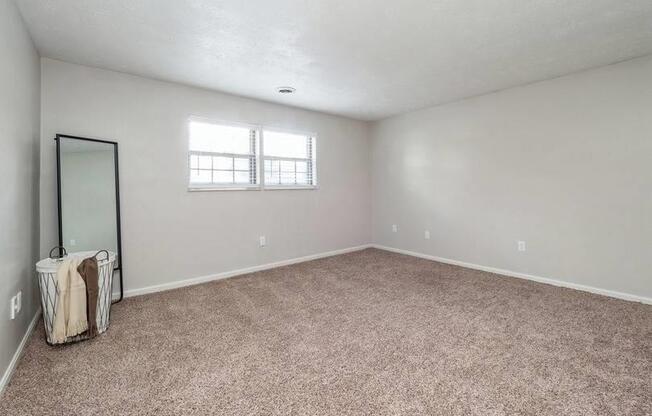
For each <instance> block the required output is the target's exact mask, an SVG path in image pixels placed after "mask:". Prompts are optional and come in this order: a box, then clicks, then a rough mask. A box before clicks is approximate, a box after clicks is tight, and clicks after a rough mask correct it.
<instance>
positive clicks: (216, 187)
mask: <svg viewBox="0 0 652 416" xmlns="http://www.w3.org/2000/svg"><path fill="white" fill-rule="evenodd" d="M193 121H194V122H199V123H210V124H218V125H221V126H230V127H244V128H247V129H249V130H255V131H256V135H257V143H256V153H255V154H254V157H255V158H256V176H257V178H258V183H256V184H248V185H247V184H232V185H229V184H212V183H207V184H193V183H190V170H191V167H190V156H191V154H192V153H204V154H215V155H225V156H233V154H227V153H219V152H217V153H212V152H198V151H195V150H190V123H192V122H193ZM261 134H262V127H261V126H259V125H255V124H248V123H240V122H234V121H224V120H218V119H212V118H206V117H198V116H191V117H188V119H187V120H186V184H187V185H188V187H187V190H188V191H189V192H207V191H258V190H261V189H262V181H263V178H262V177H261V176H260V174H261V172H262V171H261V167H260V160H261V159H260V155H261V147H260V146H261V143H262V136H261ZM237 155H238V156H239V157H242V156H245V154H237ZM247 156H250V155H247Z"/></svg>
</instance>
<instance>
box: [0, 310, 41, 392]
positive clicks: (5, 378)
mask: <svg viewBox="0 0 652 416" xmlns="http://www.w3.org/2000/svg"><path fill="white" fill-rule="evenodd" d="M40 316H41V308H40V307H39V308H38V310H37V311H36V314H34V317H33V318H32V322H30V323H29V326H28V327H27V331H25V335H23V339H22V340H21V341H20V344H18V348H16V352H15V353H14V356H13V357H12V358H11V361H10V362H9V365H8V366H7V369H6V370H5V373H4V374H3V375H2V379H1V380H0V395H1V394H2V392H3V391H4V390H5V387H7V384H9V380H10V379H11V376H12V375H13V374H14V370H15V369H16V365H17V364H18V360H19V359H20V356H21V355H22V354H23V349H24V348H25V344H27V340H28V339H29V336H30V335H32V332H34V328H36V324H37V323H38V318H39V317H40Z"/></svg>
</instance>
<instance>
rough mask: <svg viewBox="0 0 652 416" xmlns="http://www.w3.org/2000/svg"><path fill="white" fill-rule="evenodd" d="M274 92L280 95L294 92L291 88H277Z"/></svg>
mask: <svg viewBox="0 0 652 416" xmlns="http://www.w3.org/2000/svg"><path fill="white" fill-rule="evenodd" d="M276 91H278V92H279V93H280V94H293V93H294V92H295V91H296V90H295V89H294V88H292V87H278V88H277V89H276Z"/></svg>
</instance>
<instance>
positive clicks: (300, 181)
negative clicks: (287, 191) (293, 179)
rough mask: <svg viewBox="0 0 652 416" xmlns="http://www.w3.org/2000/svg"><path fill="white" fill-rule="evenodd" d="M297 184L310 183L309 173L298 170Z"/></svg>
mask: <svg viewBox="0 0 652 416" xmlns="http://www.w3.org/2000/svg"><path fill="white" fill-rule="evenodd" d="M297 184H298V185H310V184H309V183H308V174H306V173H299V172H297Z"/></svg>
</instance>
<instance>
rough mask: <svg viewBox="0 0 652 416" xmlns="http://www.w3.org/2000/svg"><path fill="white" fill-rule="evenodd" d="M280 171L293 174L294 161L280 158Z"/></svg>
mask: <svg viewBox="0 0 652 416" xmlns="http://www.w3.org/2000/svg"><path fill="white" fill-rule="evenodd" d="M281 172H292V174H294V161H292V160H281Z"/></svg>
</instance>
